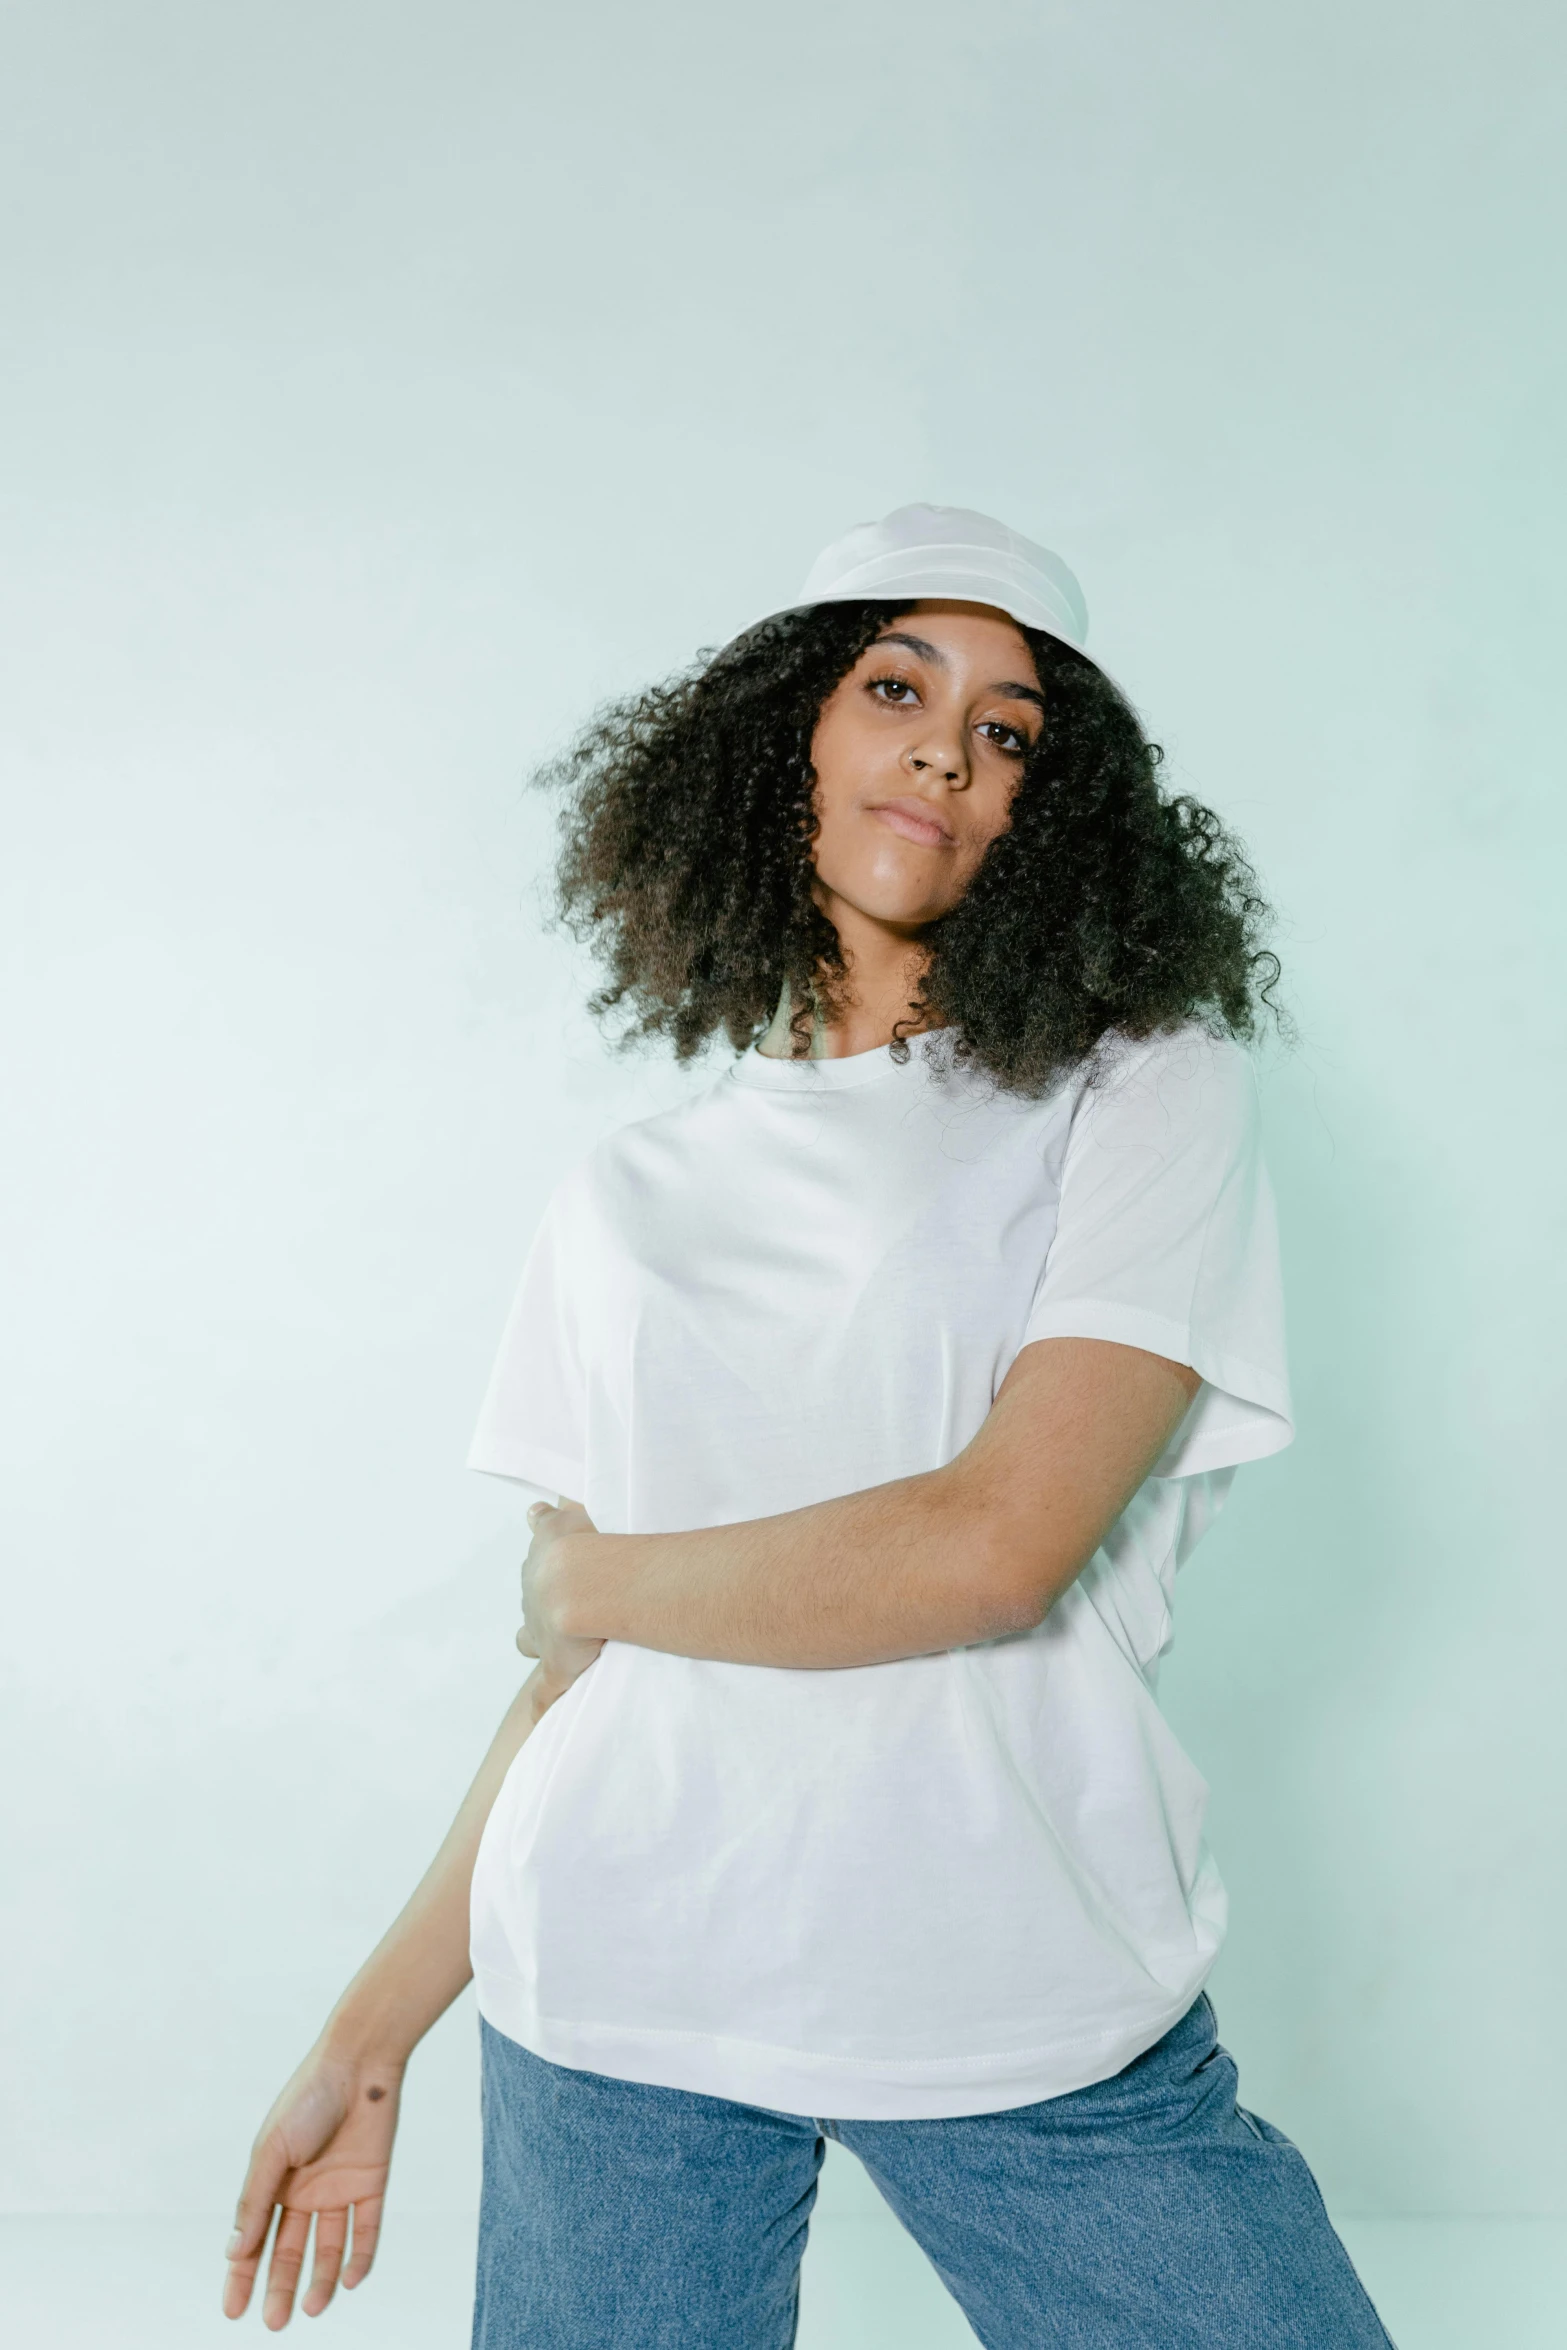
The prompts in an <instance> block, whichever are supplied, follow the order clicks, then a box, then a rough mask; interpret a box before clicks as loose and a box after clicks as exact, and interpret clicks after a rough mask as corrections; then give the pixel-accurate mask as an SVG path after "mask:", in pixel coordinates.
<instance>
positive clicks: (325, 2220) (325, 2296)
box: [300, 2211, 348, 2317]
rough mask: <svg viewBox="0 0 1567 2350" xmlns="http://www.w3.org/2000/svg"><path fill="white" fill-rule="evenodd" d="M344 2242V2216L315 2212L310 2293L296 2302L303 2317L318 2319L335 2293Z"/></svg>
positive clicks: (345, 2229)
mask: <svg viewBox="0 0 1567 2350" xmlns="http://www.w3.org/2000/svg"><path fill="white" fill-rule="evenodd" d="M347 2242H348V2213H347V2212H346V2211H318V2212H317V2213H316V2257H315V2265H314V2267H313V2268H312V2269H311V2271H310V2290H309V2292H308V2293H307V2294H306V2295H305V2298H304V2300H303V2301H302V2302H301V2303H300V2307H301V2309H303V2311H304V2313H305V2315H306V2317H319V2316H320V2315H321V2312H322V2310H323V2309H325V2307H326V2305H327V2303H328V2302H329V2301H330V2300H331V2298H332V2295H333V2294H334V2293H335V2292H336V2291H337V2279H338V2274H339V2272H340V2270H341V2269H342V2266H343V2247H344V2245H345V2244H346V2243H347Z"/></svg>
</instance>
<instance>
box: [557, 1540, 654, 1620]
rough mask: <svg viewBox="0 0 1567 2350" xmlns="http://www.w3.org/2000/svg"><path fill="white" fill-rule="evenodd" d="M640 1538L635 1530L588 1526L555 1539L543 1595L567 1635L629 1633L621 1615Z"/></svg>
mask: <svg viewBox="0 0 1567 2350" xmlns="http://www.w3.org/2000/svg"><path fill="white" fill-rule="evenodd" d="M635 1542H636V1538H635V1537H634V1536H632V1535H628V1534H600V1533H599V1532H598V1531H597V1530H596V1529H594V1530H592V1531H589V1530H586V1529H584V1530H583V1531H582V1532H580V1533H575V1534H563V1535H562V1536H561V1538H560V1540H559V1541H558V1542H556V1543H555V1544H554V1546H553V1548H552V1550H551V1553H550V1557H549V1563H548V1566H547V1568H546V1570H545V1572H546V1578H547V1580H546V1584H545V1589H544V1591H543V1593H542V1595H541V1596H542V1597H543V1600H544V1604H545V1606H546V1608H547V1610H548V1612H549V1616H550V1620H551V1621H552V1623H553V1624H554V1625H555V1627H556V1629H557V1631H559V1632H560V1633H561V1634H562V1635H563V1636H564V1637H565V1638H566V1639H568V1640H617V1639H620V1638H622V1637H624V1633H623V1629H622V1622H621V1617H622V1612H623V1608H624V1602H625V1598H626V1592H627V1583H628V1580H629V1578H630V1576H631V1574H632V1572H633V1569H634V1564H635ZM617 1603H618V1604H617Z"/></svg>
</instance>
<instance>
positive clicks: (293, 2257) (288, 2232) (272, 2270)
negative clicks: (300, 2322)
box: [261, 2205, 310, 2333]
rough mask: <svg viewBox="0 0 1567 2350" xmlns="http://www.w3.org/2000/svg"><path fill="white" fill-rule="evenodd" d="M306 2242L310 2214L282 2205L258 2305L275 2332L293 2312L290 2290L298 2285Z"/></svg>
mask: <svg viewBox="0 0 1567 2350" xmlns="http://www.w3.org/2000/svg"><path fill="white" fill-rule="evenodd" d="M309 2241H310V2214H309V2212H308V2211H290V2210H289V2209H288V2208H287V2206H286V2205H285V2206H284V2210H283V2216H282V2218H281V2219H280V2220H279V2221H278V2224H277V2234H276V2235H275V2236H274V2237H273V2239H272V2261H271V2265H270V2266H269V2268H268V2270H267V2297H266V2300H265V2301H264V2302H263V2303H262V2306H261V2322H262V2324H263V2325H264V2326H267V2327H268V2328H270V2330H271V2331H272V2332H273V2333H276V2332H277V2331H278V2329H279V2328H280V2327H281V2326H286V2325H287V2323H288V2321H289V2319H290V2318H291V2317H292V2316H293V2314H294V2293H295V2290H296V2288H297V2287H298V2284H299V2272H300V2270H301V2269H302V2268H303V2267H304V2265H305V2246H306V2245H307V2244H308V2243H309Z"/></svg>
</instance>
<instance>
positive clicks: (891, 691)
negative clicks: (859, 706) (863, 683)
mask: <svg viewBox="0 0 1567 2350" xmlns="http://www.w3.org/2000/svg"><path fill="white" fill-rule="evenodd" d="M871 692H872V693H873V694H881V695H884V696H885V698H886V699H887V700H888V701H889V702H894V703H898V704H901V703H903V702H904V701H905V700H907V699H909V698H911V697H912V695H913V692H914V688H913V686H911V685H910V683H909V681H908V679H907V678H906V677H873V678H872V679H871Z"/></svg>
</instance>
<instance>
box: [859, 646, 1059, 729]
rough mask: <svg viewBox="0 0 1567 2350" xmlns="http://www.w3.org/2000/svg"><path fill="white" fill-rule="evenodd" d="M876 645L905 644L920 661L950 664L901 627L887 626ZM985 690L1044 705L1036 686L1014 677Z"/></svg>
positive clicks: (946, 666) (936, 648)
mask: <svg viewBox="0 0 1567 2350" xmlns="http://www.w3.org/2000/svg"><path fill="white" fill-rule="evenodd" d="M876 645H907V646H908V648H909V651H910V652H911V653H918V654H919V656H920V658H921V660H922V661H934V663H935V664H936V667H937V668H938V669H950V668H951V666H952V664H951V662H950V661H949V660H948V659H947V656H946V654H945V653H944V652H943V651H942V649H941V647H940V646H939V645H933V644H931V643H930V641H929V639H928V638H926V637H922V636H910V635H909V634H908V633H907V632H906V630H904V629H901V628H889V629H888V630H887V632H886V634H885V636H879V637H877V638H875V639H874V641H873V645H872V650H874V649H875V646H876ZM985 691H986V692H987V693H992V694H1006V695H1007V696H1008V697H1009V698H1010V699H1011V700H1012V701H1015V702H1033V703H1034V704H1035V705H1036V707H1037V708H1039V709H1041V710H1043V708H1044V706H1045V697H1044V695H1043V694H1042V693H1041V692H1040V690H1039V688H1038V687H1037V686H1034V685H1024V684H1022V683H1021V681H1020V680H1019V679H1017V678H1015V677H1012V678H1004V679H1003V680H1002V682H1001V683H1000V684H999V685H991V686H987V687H986V688H985Z"/></svg>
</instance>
